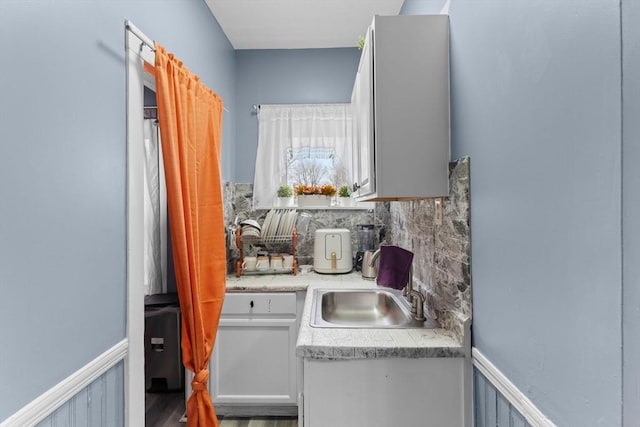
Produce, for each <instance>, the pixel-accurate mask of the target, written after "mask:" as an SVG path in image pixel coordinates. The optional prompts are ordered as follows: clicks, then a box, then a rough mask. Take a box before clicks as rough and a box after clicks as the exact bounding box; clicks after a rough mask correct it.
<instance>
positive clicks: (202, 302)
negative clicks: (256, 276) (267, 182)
mask: <svg viewBox="0 0 640 427" xmlns="http://www.w3.org/2000/svg"><path fill="white" fill-rule="evenodd" d="M155 48H156V55H155V57H156V59H155V75H156V96H157V101H158V121H159V122H160V136H161V139H162V152H163V156H164V167H165V174H166V181H167V204H168V208H169V224H170V228H171V241H172V244H173V262H174V264H175V271H176V282H177V288H178V296H179V298H180V308H181V311H182V358H183V363H184V365H185V366H186V367H187V368H188V369H190V370H191V371H193V372H194V373H195V378H194V380H193V382H192V383H191V385H192V387H193V394H192V395H191V396H190V398H189V400H188V402H187V425H188V426H189V427H193V426H202V427H205V426H206V427H211V426H218V421H217V418H216V414H215V410H214V408H213V404H212V402H211V396H210V395H209V391H208V390H207V382H208V381H207V380H208V378H209V370H208V367H209V358H210V356H211V350H212V348H213V344H214V341H215V338H216V331H217V329H218V322H219V320H220V311H221V309H222V302H223V300H224V292H225V276H226V259H225V256H226V253H225V241H224V221H223V210H222V191H221V188H222V187H221V174H220V165H221V162H220V154H221V146H222V137H221V129H222V109H223V104H222V99H220V98H219V97H218V96H217V95H216V94H215V93H213V92H212V91H211V90H210V89H209V88H207V87H206V86H205V85H204V84H202V82H200V80H199V78H198V77H197V76H195V75H194V74H192V73H191V72H189V70H188V69H187V68H186V67H184V66H183V65H182V62H180V61H179V60H177V59H176V58H174V57H173V55H171V54H168V53H167V52H166V50H165V49H164V48H163V47H162V46H160V45H158V44H157V43H156V44H155Z"/></svg>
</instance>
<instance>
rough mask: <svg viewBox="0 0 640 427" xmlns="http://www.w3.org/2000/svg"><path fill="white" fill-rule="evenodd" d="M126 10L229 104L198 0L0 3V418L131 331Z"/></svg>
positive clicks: (228, 156) (218, 40)
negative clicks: (128, 311) (127, 320)
mask: <svg viewBox="0 0 640 427" xmlns="http://www.w3.org/2000/svg"><path fill="white" fill-rule="evenodd" d="M125 18H129V19H131V20H132V21H133V22H134V23H135V24H136V25H137V26H138V27H139V28H140V29H141V30H142V31H144V32H145V33H146V34H147V35H148V36H149V37H151V38H154V39H157V40H158V41H159V42H160V43H161V44H163V45H164V46H165V47H167V49H168V50H169V51H171V52H175V53H176V54H177V56H178V57H180V58H181V59H182V60H184V62H185V64H187V65H188V66H189V68H190V69H191V70H192V71H193V72H195V73H197V74H199V75H200V77H201V78H202V80H203V81H204V82H205V83H207V84H208V85H209V86H210V87H211V88H212V89H214V90H215V91H217V92H218V93H219V94H220V95H221V96H222V97H223V98H224V99H225V101H226V103H227V107H228V108H229V110H230V111H233V110H234V95H235V93H234V91H235V85H234V79H235V77H234V74H235V52H234V51H233V49H232V48H231V45H230V44H229V43H228V41H227V39H226V37H225V36H224V34H223V33H222V31H221V30H220V28H219V27H218V26H217V24H216V23H215V20H214V19H213V17H212V15H211V13H210V12H209V10H208V8H207V7H206V5H205V3H204V2H203V1H201V0H188V1H185V0H165V1H162V2H157V1H148V0H147V1H141V0H138V1H132V0H128V1H106V0H104V1H91V2H87V1H64V0H58V1H44V0H43V1H29V2H24V1H18V0H15V1H14V0H4V1H2V2H0V52H2V55H3V56H2V65H3V70H2V78H0V93H1V94H2V96H1V97H0V129H1V130H2V131H1V138H0V145H1V153H2V154H1V155H0V199H1V202H0V290H1V291H2V296H1V297H0V325H1V326H0V342H1V343H2V345H0V361H1V362H0V378H1V379H2V381H0V420H3V419H5V418H6V417H8V416H9V415H11V414H13V413H14V412H15V411H17V410H18V409H20V408H21V407H22V406H23V405H25V404H27V403H29V402H30V401H31V400H33V399H34V398H35V397H37V396H38V395H40V394H41V393H43V392H45V391H46V390H48V389H49V388H50V387H52V386H54V385H55V384H57V383H58V382H59V381H61V380H62V379H64V378H66V377H67V376H68V375H70V374H71V373H73V372H75V371H76V370H77V369H79V368H80V367H82V366H83V365H85V364H86V363H87V362H89V361H91V360H92V359H94V358H95V357H96V356H98V355H99V354H101V353H103V352H104V351H105V350H107V349H109V348H110V347H112V346H113V345H114V344H116V343H117V342H118V341H120V340H121V339H122V338H124V336H125V315H126V283H125V280H126V277H125V274H126V271H125V268H126V234H125V219H126V216H125V215H126V212H125V186H126V177H125V160H126V153H125V148H126V132H125V123H126V111H125V110H126V101H125V100H126V98H125V66H124V20H125ZM234 133H235V123H234V122H233V117H232V115H228V116H227V117H226V119H225V123H224V140H225V149H226V151H225V167H226V168H227V169H231V166H232V165H233V163H234V161H233V151H232V145H231V144H230V142H231V141H233V139H234V137H235V135H234ZM141 286H142V284H141Z"/></svg>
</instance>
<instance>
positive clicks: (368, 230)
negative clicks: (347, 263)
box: [354, 224, 378, 271]
mask: <svg viewBox="0 0 640 427" xmlns="http://www.w3.org/2000/svg"><path fill="white" fill-rule="evenodd" d="M376 233H377V232H376V226H375V225H374V224H357V225H356V236H357V238H358V251H357V252H356V258H355V260H354V261H355V262H354V268H355V269H356V271H362V258H363V257H364V253H365V251H375V250H376V249H377V248H378V236H377V235H376Z"/></svg>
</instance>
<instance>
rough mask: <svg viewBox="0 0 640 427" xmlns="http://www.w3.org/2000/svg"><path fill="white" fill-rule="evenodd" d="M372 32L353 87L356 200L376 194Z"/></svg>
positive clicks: (367, 40) (369, 31) (368, 33)
mask: <svg viewBox="0 0 640 427" xmlns="http://www.w3.org/2000/svg"><path fill="white" fill-rule="evenodd" d="M372 49H373V32H372V30H371V28H369V30H368V32H367V37H366V40H365V43H364V47H363V48H362V56H361V57H360V65H359V66H358V75H357V77H356V84H355V86H354V93H353V102H354V104H355V108H354V125H355V126H354V127H355V128H356V129H357V130H356V131H355V134H356V135H357V140H355V141H354V158H355V159H356V162H357V168H356V169H355V171H354V172H355V175H356V177H357V179H356V189H355V191H356V196H364V195H366V194H371V193H373V192H375V176H374V171H375V168H374V159H375V150H374V134H373V106H374V104H373V74H372V73H373V64H372V61H373V55H372V53H373V51H372Z"/></svg>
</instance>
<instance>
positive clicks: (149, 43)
mask: <svg viewBox="0 0 640 427" xmlns="http://www.w3.org/2000/svg"><path fill="white" fill-rule="evenodd" d="M124 27H125V28H126V29H127V30H128V31H131V33H132V34H133V35H134V36H136V37H137V38H139V39H140V41H141V42H142V44H144V45H146V46H147V47H148V48H149V49H151V51H153V52H154V53H155V51H156V48H155V47H154V45H153V41H151V40H149V38H148V37H147V36H145V35H144V33H143V32H142V31H140V30H139V29H138V27H136V26H135V25H133V23H132V22H131V21H129V20H128V19H125V20H124ZM254 107H255V106H254ZM222 109H223V110H224V111H226V112H227V113H228V112H229V110H227V107H225V106H223V107H222Z"/></svg>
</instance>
